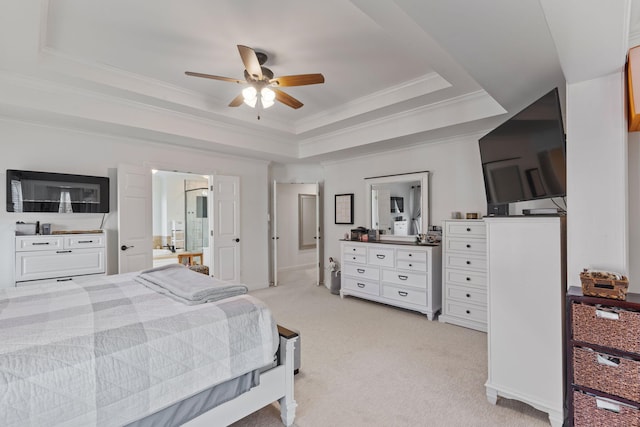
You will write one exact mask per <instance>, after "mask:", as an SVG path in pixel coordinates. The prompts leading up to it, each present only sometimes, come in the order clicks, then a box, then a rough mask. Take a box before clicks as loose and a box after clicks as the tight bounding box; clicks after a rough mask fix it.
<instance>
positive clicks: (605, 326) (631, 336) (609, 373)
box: [566, 287, 640, 426]
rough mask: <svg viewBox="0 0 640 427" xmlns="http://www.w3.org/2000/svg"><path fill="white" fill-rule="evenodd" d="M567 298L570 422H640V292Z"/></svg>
mask: <svg viewBox="0 0 640 427" xmlns="http://www.w3.org/2000/svg"><path fill="white" fill-rule="evenodd" d="M566 301H567V312H566V319H567V325H566V339H567V345H566V368H567V386H566V406H567V410H568V411H567V415H568V420H567V421H568V422H567V425H569V426H573V425H575V426H602V425H607V426H640V294H634V293H629V294H627V298H626V300H625V301H619V300H614V299H607V298H597V297H588V296H583V295H582V289H581V288H579V287H571V288H569V290H568V292H567V300H566Z"/></svg>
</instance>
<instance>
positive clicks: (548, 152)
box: [479, 88, 566, 214]
mask: <svg viewBox="0 0 640 427" xmlns="http://www.w3.org/2000/svg"><path fill="white" fill-rule="evenodd" d="M479 146H480V158H481V160H482V173H483V175H484V185H485V191H486V194H487V203H488V206H489V214H491V211H492V209H493V208H494V207H495V206H499V205H507V204H509V203H513V202H520V201H526V200H536V199H544V198H550V197H560V196H565V195H566V161H565V136H564V127H563V125H562V114H561V110H560V98H559V95H558V89H557V88H555V89H553V90H552V91H551V92H549V93H547V94H546V95H544V96H543V97H542V98H540V99H538V100H537V101H535V102H534V103H533V104H531V105H529V106H528V107H527V108H525V109H524V110H522V111H521V112H519V113H518V114H516V115H515V116H513V117H512V118H511V119H509V120H507V121H506V122H505V123H503V124H502V125H500V126H498V127H497V128H496V129H494V130H493V131H491V132H489V133H488V134H487V135H485V136H483V137H482V138H480V141H479Z"/></svg>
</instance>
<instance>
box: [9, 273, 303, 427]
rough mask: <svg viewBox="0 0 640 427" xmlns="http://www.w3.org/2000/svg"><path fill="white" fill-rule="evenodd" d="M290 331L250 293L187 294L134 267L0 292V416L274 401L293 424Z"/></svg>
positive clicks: (223, 416) (129, 415)
mask: <svg viewBox="0 0 640 427" xmlns="http://www.w3.org/2000/svg"><path fill="white" fill-rule="evenodd" d="M180 267H181V268H183V267H182V266H180ZM183 269H184V271H185V272H188V273H185V274H191V275H195V276H189V278H190V279H194V280H204V279H196V276H199V277H201V278H206V279H209V278H208V277H207V276H204V275H201V274H198V273H196V272H193V271H190V270H189V269H186V268H183ZM180 274H183V273H182V272H180ZM296 339H297V335H296V334H295V333H293V332H291V331H289V330H287V329H285V328H282V327H279V326H277V325H276V324H275V321H274V319H273V316H272V315H271V312H270V310H269V309H268V307H266V305H265V304H264V303H262V302H261V301H260V300H258V299H256V298H254V297H252V296H250V295H248V294H240V295H236V296H229V297H222V298H221V299H219V300H217V301H213V302H206V303H201V304H200V303H198V304H184V303H182V302H180V301H177V300H176V299H175V298H171V297H170V296H168V295H164V294H163V293H160V292H158V291H157V290H155V289H153V288H152V287H149V286H145V285H144V284H143V283H141V282H140V274H139V273H128V274H122V275H114V276H93V277H87V278H78V279H74V280H73V281H72V282H64V283H62V284H56V285H44V286H24V287H20V288H12V289H4V290H0V425H2V426H24V425H31V426H40V425H42V426H45V425H46V426H52V425H63V426H83V427H84V426H90V425H96V426H131V427H144V426H152V425H153V426H162V425H166V426H173V425H188V426H199V425H202V426H204V425H207V426H212V425H215V426H218V425H228V424H231V423H233V422H235V421H237V420H239V419H241V418H243V417H244V416H246V415H248V414H250V413H252V412H254V411H256V410H258V409H260V408H262V407H263V406H265V405H268V404H269V403H271V402H274V401H278V402H279V404H280V410H281V418H282V421H283V423H284V424H285V425H287V426H290V425H291V424H292V423H293V419H294V417H295V409H296V406H297V404H296V402H295V399H294V397H293V363H294V345H295V341H296Z"/></svg>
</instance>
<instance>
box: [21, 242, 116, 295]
mask: <svg viewBox="0 0 640 427" xmlns="http://www.w3.org/2000/svg"><path fill="white" fill-rule="evenodd" d="M105 254H106V239H105V234H104V232H103V231H101V232H99V233H87V234H79V233H74V234H55V235H32V236H16V238H15V282H16V286H25V285H39V284H45V283H59V282H65V281H69V280H72V279H73V277H77V276H86V275H91V274H105V273H106V268H105V256H106V255H105Z"/></svg>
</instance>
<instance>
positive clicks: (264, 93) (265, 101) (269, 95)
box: [260, 87, 276, 108]
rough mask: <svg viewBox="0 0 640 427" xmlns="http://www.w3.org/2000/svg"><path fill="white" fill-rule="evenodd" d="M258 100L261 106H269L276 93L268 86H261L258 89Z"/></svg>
mask: <svg viewBox="0 0 640 427" xmlns="http://www.w3.org/2000/svg"><path fill="white" fill-rule="evenodd" d="M260 100H261V101H262V107H263V108H269V107H271V106H272V105H273V104H274V102H275V100H276V93H275V92H274V91H272V90H271V89H269V88H268V87H263V88H262V90H261V91H260Z"/></svg>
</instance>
